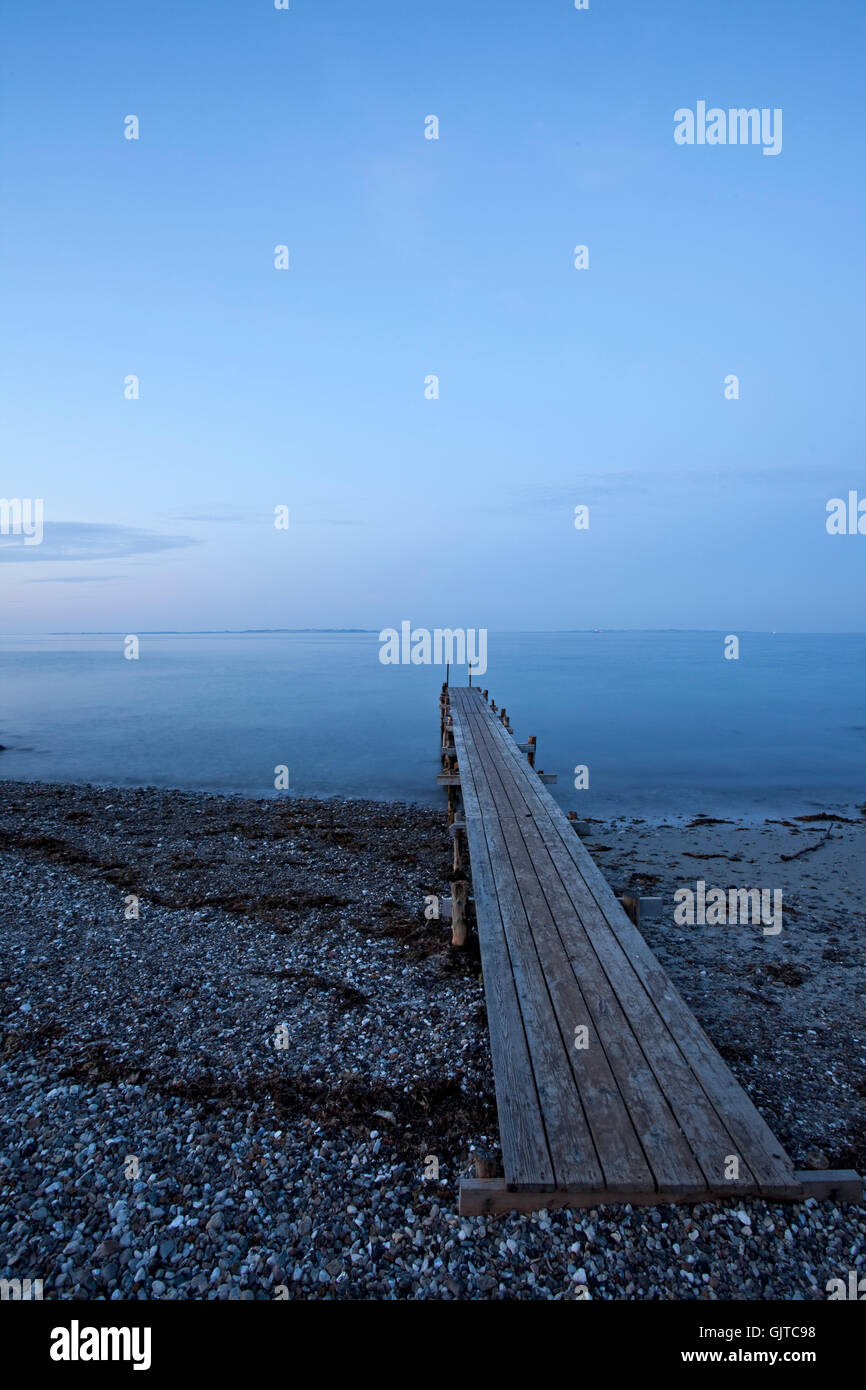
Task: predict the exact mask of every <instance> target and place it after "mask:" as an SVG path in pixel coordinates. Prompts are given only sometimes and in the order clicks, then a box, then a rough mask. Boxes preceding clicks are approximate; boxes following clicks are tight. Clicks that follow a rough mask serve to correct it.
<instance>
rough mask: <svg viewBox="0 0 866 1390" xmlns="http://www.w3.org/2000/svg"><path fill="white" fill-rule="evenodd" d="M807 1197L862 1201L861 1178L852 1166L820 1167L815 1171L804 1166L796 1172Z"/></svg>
mask: <svg viewBox="0 0 866 1390" xmlns="http://www.w3.org/2000/svg"><path fill="white" fill-rule="evenodd" d="M797 1181H798V1182H799V1183H800V1184H801V1185H802V1187H803V1191H804V1192H805V1194H806V1196H807V1197H817V1198H819V1199H820V1200H822V1201H826V1200H831V1201H834V1202H858V1203H860V1202H862V1201H863V1179H862V1178H861V1177H860V1174H859V1173H855V1172H854V1170H853V1168H822V1169H818V1170H817V1171H815V1172H812V1170H811V1169H809V1168H806V1169H803V1170H802V1171H801V1172H798V1173H797Z"/></svg>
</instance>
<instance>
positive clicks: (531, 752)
mask: <svg viewBox="0 0 866 1390" xmlns="http://www.w3.org/2000/svg"><path fill="white" fill-rule="evenodd" d="M526 742H527V743H531V744H532V747H531V748H530V750H529V752H528V753H527V755H526V756H527V759H528V760H529V766H530V767H535V745H536V743H537V742H538V739H537V738H536V737H535V734H531V735H530V737H529V738H528V739H527V740H526Z"/></svg>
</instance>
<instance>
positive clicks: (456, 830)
mask: <svg viewBox="0 0 866 1390" xmlns="http://www.w3.org/2000/svg"><path fill="white" fill-rule="evenodd" d="M462 833H463V831H462V830H461V828H460V826H459V825H452V827H451V834H452V835H453V837H454V865H453V871H454V873H455V874H457V873H459V872H460V870H461V869H462V868H463V854H462V852H461V849H462V846H461V843H460V836H461V835H462Z"/></svg>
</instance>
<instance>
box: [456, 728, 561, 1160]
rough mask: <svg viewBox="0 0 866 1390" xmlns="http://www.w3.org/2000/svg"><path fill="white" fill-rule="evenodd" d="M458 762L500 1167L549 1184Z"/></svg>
mask: <svg viewBox="0 0 866 1390" xmlns="http://www.w3.org/2000/svg"><path fill="white" fill-rule="evenodd" d="M455 740H456V742H457V745H458V756H459V754H460V752H462V751H463V750H462V743H463V740H462V734H461V732H460V730H459V728H455ZM464 761H465V762H466V765H467V770H466V776H465V778H464V780H463V803H464V807H465V811H466V821H467V840H468V842H469V853H470V855H471V858H472V887H473V891H474V896H475V913H476V917H477V921H478V935H479V939H480V942H481V952H482V960H483V963H484V996H485V999H486V1002H487V1021H488V1028H489V1032H490V1052H491V1059H492V1062H493V1077H494V1082H495V1086H496V1102H497V1109H498V1112H499V1137H500V1141H501V1144H502V1156H503V1162H504V1165H505V1171H506V1172H507V1173H508V1174H509V1175H510V1177H511V1178H512V1179H513V1181H515V1182H518V1183H520V1184H521V1185H522V1186H524V1187H531V1186H533V1185H538V1186H543V1187H552V1186H553V1184H554V1181H555V1178H554V1171H553V1164H552V1162H551V1159H550V1153H549V1150H548V1146H547V1138H546V1135H545V1131H544V1122H543V1120H542V1116H541V1106H540V1105H539V1101H538V1095H537V1092H536V1089H535V1078H534V1076H533V1071H532V1063H531V1060H530V1057H529V1047H528V1044H527V1041H526V1034H525V1031H524V1027H523V1018H522V1015H521V1012H520V1004H519V1002H518V999H517V990H516V987H515V984H514V977H513V975H512V971H511V962H510V960H509V958H508V950H507V945H506V941H505V934H504V931H503V927H502V920H501V916H500V913H499V903H498V898H497V893H496V884H495V881H494V877H493V869H492V866H491V863H490V857H489V855H488V852H487V844H486V841H485V839H484V836H483V834H482V833H481V812H480V809H479V806H478V797H477V795H476V791H475V783H474V779H473V775H472V770H471V768H470V767H469V766H468V759H465V760H464ZM518 1096H519V1097H520V1104H519V1105H517V1104H515V1103H514V1098H515V1097H518Z"/></svg>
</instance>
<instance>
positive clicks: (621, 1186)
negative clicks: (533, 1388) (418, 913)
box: [449, 687, 803, 1212]
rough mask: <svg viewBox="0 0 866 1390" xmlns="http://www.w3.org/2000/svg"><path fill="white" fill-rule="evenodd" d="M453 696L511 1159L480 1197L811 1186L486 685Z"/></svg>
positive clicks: (639, 1196)
mask: <svg viewBox="0 0 866 1390" xmlns="http://www.w3.org/2000/svg"><path fill="white" fill-rule="evenodd" d="M449 694H450V714H451V719H452V725H453V732H454V743H455V748H456V752H457V760H458V772H459V779H460V787H461V793H462V797H463V804H464V812H465V820H466V840H467V843H468V848H469V859H470V872H471V877H472V883H473V889H474V901H475V911H476V917H477V922H478V933H479V938H480V943H481V954H482V962H483V966H484V986H485V992H486V997H487V1012H488V1019H489V1025H490V1043H491V1052H492V1058H493V1070H494V1078H495V1083H496V1098H497V1107H498V1111H499V1122H500V1135H501V1140H502V1150H503V1164H504V1170H505V1177H504V1179H503V1184H502V1190H501V1192H500V1189H499V1188H498V1187H495V1188H494V1189H490V1190H487V1189H485V1192H484V1193H482V1190H481V1186H480V1184H476V1186H473V1185H472V1184H471V1183H469V1184H464V1188H463V1194H462V1197H461V1201H462V1203H463V1207H464V1208H465V1210H467V1212H468V1211H470V1210H473V1211H475V1210H481V1209H487V1210H492V1209H494V1208H495V1209H502V1207H503V1203H507V1202H509V1201H510V1202H511V1203H512V1205H515V1204H516V1205H521V1201H522V1199H521V1198H520V1194H521V1193H523V1194H526V1196H525V1201H524V1202H523V1204H524V1205H525V1204H526V1202H529V1203H530V1205H535V1206H538V1205H543V1204H544V1203H543V1201H542V1200H541V1196H542V1194H544V1193H548V1194H550V1195H551V1204H558V1205H563V1204H568V1203H569V1202H571V1203H572V1204H574V1205H586V1204H588V1203H594V1202H603V1201H619V1202H623V1201H631V1202H647V1203H655V1202H659V1201H665V1200H667V1201H678V1200H680V1201H681V1200H686V1201H694V1200H696V1199H699V1198H700V1197H701V1196H708V1195H710V1194H715V1195H718V1196H730V1195H735V1194H745V1193H760V1194H764V1195H767V1196H775V1197H786V1198H795V1197H801V1196H802V1195H803V1185H802V1182H801V1180H800V1176H801V1175H798V1174H795V1172H794V1169H793V1166H792V1164H791V1162H790V1160H789V1158H788V1157H787V1155H786V1154H785V1153H784V1151H783V1149H782V1147H781V1145H780V1144H779V1142H778V1140H777V1139H776V1138H775V1137H774V1135H773V1134H772V1132H771V1130H770V1129H769V1128H768V1126H767V1125H766V1123H765V1122H764V1120H763V1119H762V1118H761V1116H760V1114H759V1113H758V1111H757V1110H756V1109H755V1107H754V1105H753V1104H752V1102H751V1101H750V1100H749V1098H748V1096H747V1095H746V1093H745V1091H744V1090H743V1088H742V1087H741V1086H740V1085H739V1083H738V1082H737V1081H736V1079H735V1078H734V1076H733V1074H732V1073H731V1071H730V1070H729V1068H728V1067H727V1066H726V1064H725V1063H724V1062H723V1060H722V1058H721V1057H720V1056H719V1054H718V1053H717V1052H716V1050H715V1048H714V1047H713V1046H712V1044H711V1042H710V1041H709V1039H708V1038H707V1036H706V1034H705V1033H704V1032H703V1029H702V1028H701V1027H700V1025H699V1024H698V1022H697V1020H696V1019H695V1018H694V1016H693V1015H692V1013H691V1011H690V1010H689V1009H688V1008H687V1006H686V1005H685V1003H684V1002H683V1000H682V999H681V998H680V996H679V994H678V993H677V991H676V990H675V989H674V986H673V985H672V983H671V981H670V980H669V979H668V977H667V975H666V974H665V972H664V970H663V969H662V967H661V966H660V964H659V963H658V961H657V960H656V958H655V956H654V955H653V954H652V952H651V951H650V950H649V947H648V946H647V945H646V943H645V942H644V940H643V938H642V937H641V936H640V933H639V932H638V931H637V929H636V928H635V926H634V925H633V924H632V922H630V921H629V919H628V917H627V916H626V914H625V912H624V911H623V908H622V905H621V904H620V903H619V902H618V900H617V899H616V897H615V896H614V894H613V891H612V890H611V888H610V887H609V886H608V884H607V883H606V881H605V879H604V878H603V876H602V874H601V872H600V871H599V869H598V867H597V866H596V864H595V863H594V861H593V860H592V858H591V856H590V855H589V853H588V851H587V850H586V849H585V848H584V846H583V845H582V844H581V842H580V840H579V839H578V837H577V836H576V835H575V833H574V830H573V828H572V826H571V825H570V824H569V822H568V820H567V818H566V816H565V815H564V813H563V812H562V811H561V810H560V809H559V807H558V806H557V804H556V802H555V801H554V800H553V798H552V797H551V796H550V794H549V792H547V791H546V790H545V788H544V786H543V785H542V784H541V779H540V778H539V776H538V773H537V772H535V771H534V770H533V768H532V767H531V766H530V764H529V763H528V762H527V761H526V759H525V758H523V757H521V754H520V751H519V745H517V744H516V743H515V740H514V738H513V737H512V736H511V734H510V733H509V732H508V730H507V729H506V728H505V726H504V725H503V724H502V723H501V721H500V718H499V717H497V715H496V714H494V713H493V711H492V710H491V708H490V707H489V706H488V705H487V704H486V702H485V701H484V699H483V698H482V695H481V692H480V691H478V690H477V689H474V688H454V687H452V688H451V690H450V692H449ZM582 1030H585V1032H584V1031H582ZM583 1041H585V1042H586V1046H576V1045H575V1044H576V1042H583ZM491 1192H493V1194H494V1195H493V1197H492V1198H491ZM506 1194H507V1195H506ZM530 1194H537V1196H536V1197H530ZM554 1199H555V1200H554ZM485 1202H486V1203H488V1205H487V1206H486V1207H485V1205H484V1203H485Z"/></svg>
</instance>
